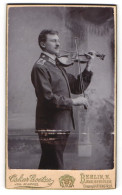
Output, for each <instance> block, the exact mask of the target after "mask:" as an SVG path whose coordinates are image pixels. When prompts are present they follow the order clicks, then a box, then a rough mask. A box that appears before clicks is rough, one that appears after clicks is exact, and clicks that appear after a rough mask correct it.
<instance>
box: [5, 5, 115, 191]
mask: <svg viewBox="0 0 122 195" xmlns="http://www.w3.org/2000/svg"><path fill="white" fill-rule="evenodd" d="M6 12H7V18H6V35H7V36H6V188H8V189H14V188H15V189H59V190H60V189H81V190H82V189H101V190H102V189H114V188H115V187H116V66H117V65H116V15H117V13H116V5H88V4H87V5H82V4H79V5H78V4H77V5H75V4H51V5H50V4H8V5H7V9H6Z"/></svg>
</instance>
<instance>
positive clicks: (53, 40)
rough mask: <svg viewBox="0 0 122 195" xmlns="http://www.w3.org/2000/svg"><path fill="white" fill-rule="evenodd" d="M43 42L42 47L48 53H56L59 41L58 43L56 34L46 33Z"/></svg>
mask: <svg viewBox="0 0 122 195" xmlns="http://www.w3.org/2000/svg"><path fill="white" fill-rule="evenodd" d="M43 44H44V45H43V47H44V49H45V51H46V52H48V53H50V54H55V55H57V54H58V53H59V46H60V43H59V37H58V35H56V34H55V35H51V34H48V35H47V39H46V42H45V43H43Z"/></svg>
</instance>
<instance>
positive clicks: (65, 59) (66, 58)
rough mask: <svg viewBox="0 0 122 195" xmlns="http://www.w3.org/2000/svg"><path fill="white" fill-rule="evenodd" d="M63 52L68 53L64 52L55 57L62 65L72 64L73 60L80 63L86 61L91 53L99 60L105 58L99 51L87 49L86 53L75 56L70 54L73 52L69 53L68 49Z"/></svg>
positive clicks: (91, 55) (90, 56)
mask: <svg viewBox="0 0 122 195" xmlns="http://www.w3.org/2000/svg"><path fill="white" fill-rule="evenodd" d="M62 51H64V50H62ZM65 52H67V53H69V54H64V55H61V56H59V57H58V58H57V61H58V62H59V63H60V65H61V66H64V67H68V66H72V65H73V64H74V63H75V62H76V63H81V64H84V63H88V62H89V60H90V59H91V58H92V57H93V55H94V56H95V57H98V58H99V59H100V60H104V58H105V55H104V54H100V53H98V52H95V51H89V52H88V53H84V54H78V55H76V56H75V57H72V56H71V53H73V52H71V53H70V52H68V51H65Z"/></svg>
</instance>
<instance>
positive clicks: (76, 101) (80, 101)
mask: <svg viewBox="0 0 122 195" xmlns="http://www.w3.org/2000/svg"><path fill="white" fill-rule="evenodd" d="M72 102H73V105H74V106H81V105H84V106H86V108H88V99H87V98H86V97H83V96H80V97H77V98H74V99H72Z"/></svg>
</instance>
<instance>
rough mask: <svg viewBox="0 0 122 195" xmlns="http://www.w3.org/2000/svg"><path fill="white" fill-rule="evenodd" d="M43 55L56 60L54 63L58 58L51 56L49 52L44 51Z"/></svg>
mask: <svg viewBox="0 0 122 195" xmlns="http://www.w3.org/2000/svg"><path fill="white" fill-rule="evenodd" d="M43 54H45V55H47V56H48V57H50V58H51V59H52V60H54V61H55V59H56V56H55V55H53V54H50V53H48V52H45V51H43Z"/></svg>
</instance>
